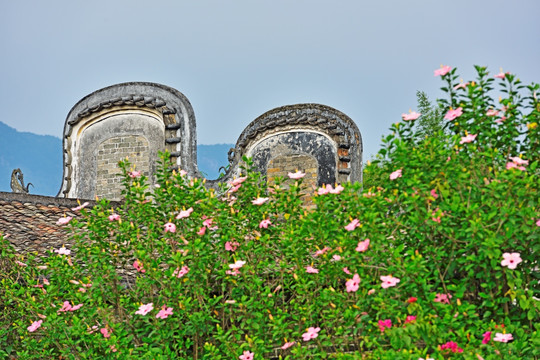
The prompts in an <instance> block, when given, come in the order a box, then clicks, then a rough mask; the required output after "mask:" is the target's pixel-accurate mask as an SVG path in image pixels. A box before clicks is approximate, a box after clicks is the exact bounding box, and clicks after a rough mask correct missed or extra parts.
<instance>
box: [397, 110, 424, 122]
mask: <svg viewBox="0 0 540 360" xmlns="http://www.w3.org/2000/svg"><path fill="white" fill-rule="evenodd" d="M420 115H422V114H419V113H417V112H416V111H413V112H411V111H409V113H408V114H401V117H402V119H403V120H404V121H409V120H416V119H418V118H419V117H420Z"/></svg>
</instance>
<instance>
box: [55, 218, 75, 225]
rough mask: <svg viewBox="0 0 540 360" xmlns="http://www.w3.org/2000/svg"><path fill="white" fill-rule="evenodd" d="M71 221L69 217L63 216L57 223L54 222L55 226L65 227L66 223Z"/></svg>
mask: <svg viewBox="0 0 540 360" xmlns="http://www.w3.org/2000/svg"><path fill="white" fill-rule="evenodd" d="M71 219H73V218H72V217H71V216H64V217H62V218H60V219H58V221H57V222H56V225H66V224H67V223H69V222H70V221H71Z"/></svg>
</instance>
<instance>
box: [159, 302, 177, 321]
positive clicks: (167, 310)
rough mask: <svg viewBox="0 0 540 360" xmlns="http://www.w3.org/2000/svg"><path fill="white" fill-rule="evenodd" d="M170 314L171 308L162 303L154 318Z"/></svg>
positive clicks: (165, 316) (163, 317)
mask: <svg viewBox="0 0 540 360" xmlns="http://www.w3.org/2000/svg"><path fill="white" fill-rule="evenodd" d="M172 314H173V308H172V307H166V306H165V305H163V307H162V308H161V310H159V312H158V313H157V315H156V318H157V319H166V318H167V317H169V315H172Z"/></svg>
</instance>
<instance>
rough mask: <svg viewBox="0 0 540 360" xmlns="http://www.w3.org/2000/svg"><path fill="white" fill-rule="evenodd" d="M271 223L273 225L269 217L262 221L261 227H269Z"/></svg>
mask: <svg viewBox="0 0 540 360" xmlns="http://www.w3.org/2000/svg"><path fill="white" fill-rule="evenodd" d="M269 225H272V222H271V221H270V220H269V219H265V220H263V221H261V222H260V224H259V229H262V228H265V229H268V226H269Z"/></svg>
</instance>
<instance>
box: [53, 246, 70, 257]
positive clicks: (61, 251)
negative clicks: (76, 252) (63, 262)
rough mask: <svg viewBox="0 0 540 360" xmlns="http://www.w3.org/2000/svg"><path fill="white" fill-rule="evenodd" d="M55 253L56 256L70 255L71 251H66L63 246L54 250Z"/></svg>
mask: <svg viewBox="0 0 540 360" xmlns="http://www.w3.org/2000/svg"><path fill="white" fill-rule="evenodd" d="M54 252H55V253H57V254H58V255H69V254H71V250H68V249H66V248H65V247H64V246H62V247H61V248H60V249H55V250H54Z"/></svg>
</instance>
